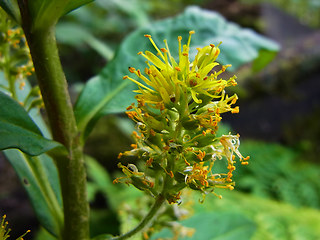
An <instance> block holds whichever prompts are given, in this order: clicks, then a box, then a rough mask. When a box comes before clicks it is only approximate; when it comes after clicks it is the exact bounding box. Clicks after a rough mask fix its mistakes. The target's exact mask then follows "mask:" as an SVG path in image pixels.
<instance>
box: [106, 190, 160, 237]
mask: <svg viewBox="0 0 320 240" xmlns="http://www.w3.org/2000/svg"><path fill="white" fill-rule="evenodd" d="M164 202H165V197H164V196H163V195H162V194H159V195H158V197H157V198H156V200H155V202H154V204H153V206H152V207H151V209H150V210H149V212H148V214H147V215H146V216H145V217H144V218H143V219H142V221H141V222H140V223H139V225H138V226H136V227H135V228H134V229H132V230H131V231H129V232H127V233H125V234H123V235H121V236H118V237H114V238H111V239H109V240H124V239H129V238H130V237H132V236H133V235H135V234H136V233H138V232H140V231H142V230H143V229H144V228H145V227H147V225H148V224H150V223H151V221H152V220H153V219H154V217H155V216H156V215H157V213H158V211H159V209H160V208H161V206H162V205H163V203H164Z"/></svg>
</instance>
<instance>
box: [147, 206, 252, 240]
mask: <svg viewBox="0 0 320 240" xmlns="http://www.w3.org/2000/svg"><path fill="white" fill-rule="evenodd" d="M181 224H182V225H183V226H185V227H188V228H193V229H195V233H194V234H193V235H192V237H181V238H179V239H181V240H184V239H185V240H197V239H201V240H247V239H251V237H252V236H253V234H254V233H255V231H256V224H255V223H254V222H253V221H252V220H250V219H249V218H247V217H246V216H245V215H243V214H241V213H231V212H206V213H198V214H196V215H194V216H192V217H191V218H189V219H187V220H184V221H181ZM170 235H171V236H170ZM161 237H163V238H165V237H172V233H170V232H169V231H168V230H163V231H162V232H160V233H159V234H156V235H155V236H154V237H152V238H151V239H158V238H161Z"/></svg>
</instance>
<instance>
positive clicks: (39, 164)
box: [4, 149, 63, 236]
mask: <svg viewBox="0 0 320 240" xmlns="http://www.w3.org/2000/svg"><path fill="white" fill-rule="evenodd" d="M4 154H5V155H6V157H7V159H8V160H9V162H10V163H11V165H12V166H13V167H14V169H15V171H16V173H17V174H18V176H19V178H20V180H21V183H22V185H23V186H24V188H25V189H26V191H27V193H28V195H29V198H30V200H31V204H32V206H33V209H34V211H35V213H36V215H37V217H38V219H39V221H40V223H41V224H42V226H43V227H44V228H45V229H47V231H48V232H50V233H51V234H53V235H54V236H59V235H60V231H61V228H62V225H63V212H62V201H61V193H60V185H59V178H58V172H57V169H56V166H55V164H54V163H53V160H52V159H51V158H50V157H48V156H47V155H45V154H43V155H40V156H38V157H30V156H28V155H26V154H24V153H22V152H20V151H19V150H16V149H10V150H5V151H4Z"/></svg>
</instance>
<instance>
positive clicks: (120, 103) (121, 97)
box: [75, 7, 279, 133]
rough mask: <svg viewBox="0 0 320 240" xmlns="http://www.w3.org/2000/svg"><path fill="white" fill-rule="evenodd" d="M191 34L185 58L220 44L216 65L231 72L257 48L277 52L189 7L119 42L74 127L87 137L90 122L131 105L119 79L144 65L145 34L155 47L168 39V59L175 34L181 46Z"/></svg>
mask: <svg viewBox="0 0 320 240" xmlns="http://www.w3.org/2000/svg"><path fill="white" fill-rule="evenodd" d="M190 30H195V31H196V34H194V35H193V36H192V41H191V49H190V55H193V56H194V55H195V54H196V51H197V50H196V48H197V47H203V46H206V45H209V44H212V43H213V44H219V43H220V42H221V41H222V45H221V46H220V48H221V53H220V55H219V58H218V61H220V62H221V63H222V64H232V65H233V69H232V70H235V69H237V68H239V67H240V66H241V65H243V64H245V63H249V62H252V61H253V60H255V59H257V58H258V57H259V51H261V50H265V51H267V52H268V51H273V52H274V51H278V49H279V46H278V45H277V44H276V43H275V42H273V41H271V40H268V39H266V38H265V37H263V36H261V35H259V34H257V33H255V32H253V31H252V30H249V29H242V28H240V27H239V26H238V25H236V24H234V23H229V22H227V21H226V20H225V19H224V18H223V17H222V16H221V15H219V14H218V13H216V12H212V11H208V10H202V9H200V8H198V7H189V8H187V9H186V10H185V12H183V13H182V14H180V15H178V16H176V17H173V18H169V19H165V20H162V21H158V22H154V23H151V24H149V25H147V26H144V27H141V28H139V29H137V30H136V31H134V32H133V33H132V34H130V35H129V36H128V37H127V38H126V39H125V40H124V41H123V42H122V44H121V45H120V47H119V49H118V51H117V53H116V55H115V57H114V59H113V60H112V61H110V62H109V63H108V64H107V66H106V67H105V68H104V69H103V71H102V72H101V73H100V74H99V75H98V76H96V77H93V78H92V79H90V80H89V82H88V83H87V85H86V86H85V88H84V89H83V91H82V93H81V94H80V96H79V99H78V101H77V103H76V106H75V114H76V119H77V122H78V125H79V128H80V129H81V130H82V131H83V132H86V133H88V131H86V127H87V125H88V124H89V123H90V121H91V120H92V119H94V118H95V117H97V116H99V115H103V114H109V113H116V112H122V111H124V110H125V108H126V107H127V106H129V105H130V104H131V103H132V102H134V98H133V96H134V94H133V93H132V90H133V89H135V87H136V86H134V84H131V83H129V81H127V80H126V81H124V80H123V79H122V77H123V76H124V75H128V74H129V73H128V67H135V68H140V69H141V70H142V71H143V69H144V68H145V67H146V64H145V59H144V58H143V57H141V56H139V55H137V52H139V51H145V50H151V51H154V50H153V48H152V45H151V44H150V43H149V41H148V39H146V38H145V37H144V34H151V35H152V36H153V39H154V40H155V42H156V43H157V44H158V45H160V47H162V46H164V44H163V42H162V40H163V39H167V40H168V44H169V48H170V51H171V53H172V55H173V57H175V58H177V56H178V42H177V36H179V35H180V36H182V37H183V40H182V41H184V43H186V41H187V38H188V33H189V31H190ZM193 56H191V58H192V57H193ZM125 84H127V86H125ZM124 86H125V87H124Z"/></svg>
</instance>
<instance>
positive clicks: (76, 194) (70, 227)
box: [19, 1, 89, 240]
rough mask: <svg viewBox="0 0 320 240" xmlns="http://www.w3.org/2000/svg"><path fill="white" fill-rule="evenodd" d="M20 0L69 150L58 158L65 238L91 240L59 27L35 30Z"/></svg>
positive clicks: (49, 106) (44, 89)
mask: <svg viewBox="0 0 320 240" xmlns="http://www.w3.org/2000/svg"><path fill="white" fill-rule="evenodd" d="M24 3H25V2H24V1H19V7H20V12H21V16H22V27H23V30H24V32H25V35H26V38H27V41H28V45H29V48H30V53H31V57H32V60H33V64H34V67H35V72H36V76H37V79H38V84H39V87H40V90H41V94H42V98H43V101H44V104H45V108H46V113H47V116H48V120H49V124H50V128H51V131H52V136H53V139H54V140H55V141H58V142H60V143H62V144H63V145H64V146H65V148H66V149H67V152H66V153H61V154H60V156H59V157H55V161H56V164H57V167H58V171H59V177H60V184H61V191H62V197H63V208H64V229H63V233H62V239H63V240H88V239H89V205H88V202H87V194H86V172H85V167H84V161H83V152H82V147H81V145H80V134H79V132H78V129H77V125H76V121H75V117H74V113H73V108H72V104H71V100H70V95H69V93H68V86H67V82H66V79H65V75H64V72H63V69H62V66H61V62H60V57H59V54H58V49H57V45H56V39H55V26H54V25H53V26H51V27H48V28H43V29H33V28H32V21H31V18H30V12H29V10H28V7H27V6H25V5H24Z"/></svg>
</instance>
